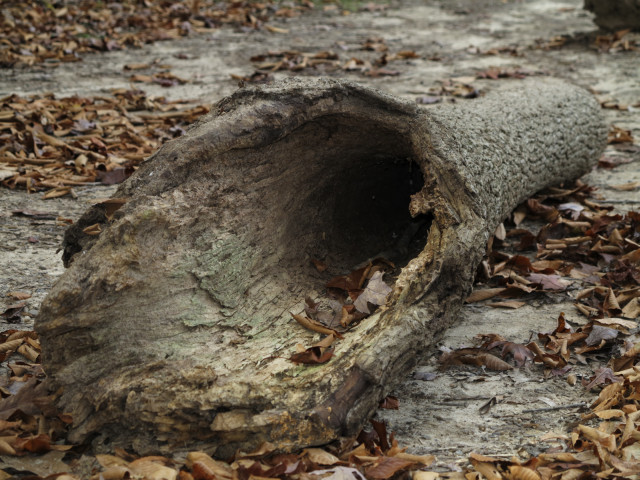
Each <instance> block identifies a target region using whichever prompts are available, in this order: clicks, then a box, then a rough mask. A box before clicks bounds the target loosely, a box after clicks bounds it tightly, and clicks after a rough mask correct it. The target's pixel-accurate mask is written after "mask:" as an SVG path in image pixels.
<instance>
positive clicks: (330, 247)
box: [266, 115, 431, 273]
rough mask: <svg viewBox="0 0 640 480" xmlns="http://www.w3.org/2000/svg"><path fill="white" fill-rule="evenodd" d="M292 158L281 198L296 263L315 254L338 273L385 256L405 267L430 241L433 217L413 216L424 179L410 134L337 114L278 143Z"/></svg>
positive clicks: (283, 234)
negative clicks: (412, 198) (412, 202)
mask: <svg viewBox="0 0 640 480" xmlns="http://www.w3.org/2000/svg"><path fill="white" fill-rule="evenodd" d="M266 153H268V154H269V155H277V156H284V157H285V158H286V160H284V161H280V162H277V163H278V164H279V165H282V171H281V172H277V171H274V172H273V174H272V175H273V177H274V178H276V179H280V180H282V179H283V178H286V179H287V181H286V182H281V183H279V184H278V185H277V186H276V187H275V188H276V189H277V191H278V200H277V204H278V205H274V208H275V209H277V210H279V211H281V215H282V217H281V219H280V221H281V225H283V228H282V229H279V230H278V233H279V235H278V237H279V241H280V242H281V243H283V244H285V245H286V249H285V250H286V251H285V252H283V253H282V257H284V258H282V257H281V258H282V259H283V260H285V261H286V263H287V264H290V265H291V267H295V266H296V265H297V266H298V268H299V266H300V265H301V264H305V263H306V264H307V265H308V264H309V261H310V259H312V258H313V259H317V260H322V261H324V262H325V263H327V264H328V265H329V267H330V271H331V272H332V273H339V272H343V273H348V272H349V271H351V270H352V269H353V268H354V267H355V266H358V265H360V264H362V263H363V262H366V261H367V260H371V259H373V258H376V257H379V256H382V257H385V258H386V259H388V260H391V261H393V262H394V263H395V264H396V266H398V267H402V266H404V265H405V264H406V263H407V262H408V261H409V260H410V259H411V258H413V256H415V255H416V254H417V253H418V252H419V251H420V250H421V249H422V248H423V247H424V245H425V243H426V237H427V234H428V231H429V226H430V221H431V218H427V216H423V217H421V218H416V219H414V218H412V217H411V215H410V214H409V209H408V207H409V202H410V196H411V195H412V194H414V193H416V192H418V191H419V190H421V189H422V187H423V185H424V178H423V174H422V171H421V169H420V167H419V164H418V161H417V159H416V152H415V151H414V149H413V146H412V144H411V141H410V139H409V138H408V137H407V136H405V135H404V134H402V133H399V132H398V131H396V130H394V129H392V128H389V127H386V126H381V125H379V124H378V123H376V122H375V121H372V120H369V119H363V118H354V117H349V116H345V115H332V116H327V117H323V118H321V119H319V120H315V121H313V122H309V123H307V124H305V125H304V126H302V127H300V128H299V129H297V130H296V131H295V132H293V133H292V134H290V135H289V136H288V137H287V138H285V139H284V140H282V141H280V142H277V144H274V145H272V146H271V147H270V148H269V151H268V152H266Z"/></svg>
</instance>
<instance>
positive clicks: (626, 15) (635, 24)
mask: <svg viewBox="0 0 640 480" xmlns="http://www.w3.org/2000/svg"><path fill="white" fill-rule="evenodd" d="M584 8H585V9H586V10H589V11H591V12H593V13H594V14H595V17H594V19H593V21H594V22H595V24H596V25H598V26H599V27H600V28H602V29H604V30H609V31H612V32H617V31H619V30H625V29H627V28H630V29H632V30H640V0H584Z"/></svg>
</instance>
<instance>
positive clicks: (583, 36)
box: [0, 0, 640, 467]
mask: <svg viewBox="0 0 640 480" xmlns="http://www.w3.org/2000/svg"><path fill="white" fill-rule="evenodd" d="M581 6H582V0H565V1H552V0H540V1H509V2H504V1H497V0H496V1H489V0H484V1H474V0H458V1H455V2H447V1H441V2H436V1H429V2H422V3H420V4H411V3H410V2H397V3H395V4H393V5H392V6H391V7H389V8H387V9H385V10H382V11H379V10H374V11H363V12H358V13H353V14H350V15H342V14H340V12H339V11H336V10H329V11H323V10H322V9H316V10H315V11H314V12H311V13H309V14H306V15H304V16H302V17H300V18H294V19H289V20H286V21H285V20H279V21H274V22H272V25H274V26H277V27H279V28H282V29H286V30H288V33H269V32H268V31H264V30H263V31H259V32H252V33H250V34H247V33H244V32H239V31H234V30H233V29H231V28H223V29H220V30H217V31H215V32H214V33H212V34H207V35H201V36H195V37H192V38H186V39H183V40H179V41H172V42H163V43H156V44H154V45H148V46H145V47H144V48H143V49H141V50H126V51H120V52H111V53H106V54H101V55H92V56H86V57H84V59H83V61H82V62H80V63H77V64H63V65H62V66H60V67H59V68H57V69H53V70H52V69H46V68H38V67H36V68H33V69H30V70H15V71H13V70H0V95H6V94H11V93H18V94H29V93H42V92H45V91H54V92H56V95H58V96H68V95H73V94H79V95H97V94H101V95H103V94H105V93H108V92H109V91H110V89H112V88H116V87H127V88H128V87H129V86H130V83H129V80H128V77H129V75H130V74H131V73H130V72H124V71H123V66H124V65H125V64H128V63H141V62H144V63H153V62H156V63H157V64H170V65H171V67H172V68H171V71H172V72H173V73H174V74H176V75H178V76H180V77H183V78H186V79H188V80H189V83H186V84H185V85H181V86H175V87H172V88H169V89H165V88H162V87H159V86H150V85H141V87H142V88H144V89H145V90H147V91H148V92H149V93H150V94H153V95H164V96H167V97H169V98H173V99H176V98H197V99H199V100H200V101H203V102H215V101H217V100H219V99H220V98H221V97H223V96H225V95H227V94H230V93H232V92H233V91H234V90H235V89H236V88H238V87H237V81H236V80H233V79H231V77H230V75H231V74H235V75H240V76H246V75H250V74H251V73H252V72H253V70H254V67H253V66H252V63H251V62H250V60H249V59H250V58H251V57H253V56H257V55H261V54H266V53H267V52H269V51H279V50H299V51H302V52H308V53H315V52H321V51H327V50H332V51H334V52H336V53H338V54H339V55H340V59H342V60H343V61H344V62H346V61H347V60H349V59H350V58H351V57H357V58H359V59H369V60H373V59H375V58H378V57H380V55H381V54H380V53H379V52H371V51H362V50H360V48H361V45H362V43H363V42H364V41H366V40H367V39H369V38H373V37H382V38H384V40H385V43H386V45H387V46H388V48H389V51H390V52H392V53H395V52H399V51H415V52H416V53H417V54H418V55H419V56H420V58H412V59H404V60H395V61H393V62H390V63H389V64H388V65H387V66H386V68H389V69H393V70H397V71H399V72H400V74H399V75H398V76H382V77H378V78H372V77H367V76H363V75H360V74H358V73H348V72H344V71H341V72H332V73H331V74H332V75H334V76H340V77H347V78H351V79H354V80H357V81H360V82H362V83H365V84H367V85H370V86H375V87H377V88H380V89H383V90H386V91H389V92H391V93H394V94H396V95H399V96H402V97H406V98H409V99H416V98H419V97H432V96H434V95H435V94H436V93H440V92H441V90H442V84H441V83H440V82H441V81H442V80H447V79H450V78H452V77H470V76H476V75H477V74H478V73H479V72H486V71H487V69H489V68H490V67H498V68H499V69H501V72H502V73H503V74H505V75H511V76H513V75H514V74H516V71H520V72H521V73H522V72H524V73H523V74H526V75H528V74H530V73H542V74H552V75H555V76H559V77H562V78H566V79H569V80H571V81H573V82H575V83H577V84H579V85H582V86H584V87H587V88H591V89H593V90H594V91H597V92H599V93H600V95H601V96H602V97H604V96H608V97H610V98H611V99H612V100H614V101H615V102H617V103H619V104H622V105H631V106H632V107H630V108H629V109H627V110H620V109H607V110H605V114H606V116H607V119H608V120H609V121H610V122H611V123H612V124H615V125H618V126H620V127H623V128H625V129H630V130H631V131H632V133H633V135H634V136H635V137H636V138H638V137H639V136H640V81H639V74H640V71H639V65H640V63H639V55H638V52H637V51H628V52H624V51H620V52H599V51H598V50H597V49H596V48H595V47H594V46H593V43H594V41H595V36H596V29H595V27H594V25H593V23H592V21H591V17H590V14H588V13H586V12H584V11H583V10H582V9H581ZM558 37H561V38H564V45H563V46H561V47H558V48H544V46H545V45H546V44H548V43H549V42H550V41H552V40H553V41H555V42H559V39H558ZM482 52H489V53H490V54H485V53H482ZM497 71H498V70H494V72H497ZM289 74H290V73H289V72H276V73H275V74H274V77H275V78H276V79H278V78H282V77H284V76H287V75H289ZM303 74H310V75H317V74H322V72H321V71H315V72H314V71H305V72H303ZM465 81H467V82H468V83H471V84H472V85H473V87H475V88H477V89H479V90H480V91H481V92H486V91H489V90H490V89H491V88H492V87H493V86H494V85H495V82H505V81H510V82H517V81H518V80H517V79H513V78H507V79H499V80H491V79H475V80H472V81H470V80H469V79H467V80H465ZM442 98H443V101H452V98H453V97H450V96H449V97H442ZM455 101H473V100H463V99H459V98H456V99H455ZM633 105H636V107H633ZM425 108H428V107H425ZM608 154H613V155H622V156H625V157H629V158H632V159H633V162H632V163H628V164H626V165H623V166H621V167H618V168H617V169H615V170H611V171H610V170H596V171H594V172H593V173H591V174H590V175H588V176H587V178H586V181H587V182H588V183H590V184H592V185H594V186H597V187H598V188H599V189H600V190H599V191H600V194H601V195H602V197H603V198H604V199H608V200H613V201H614V202H615V203H614V205H615V207H616V209H617V210H619V211H620V212H625V211H627V210H628V209H635V208H638V205H637V204H638V202H639V201H640V197H638V194H637V192H633V191H632V192H619V191H615V190H612V189H610V188H609V187H608V185H615V184H622V183H625V182H630V181H637V180H640V171H639V169H638V165H639V164H638V161H640V154H639V153H638V152H637V151H635V152H633V151H632V152H626V153H625V152H622V153H620V152H617V151H615V150H614V149H611V148H610V149H609V151H608ZM76 191H77V193H78V198H77V199H71V198H62V199H54V200H46V201H45V200H42V199H41V198H40V195H38V194H32V195H28V194H26V193H25V192H23V191H9V190H6V189H0V217H1V218H2V221H1V222H0V238H1V240H2V241H1V242H0V296H1V298H0V309H2V310H4V308H5V307H6V306H8V305H9V304H10V303H11V300H10V299H8V298H7V297H6V296H5V295H6V293H7V292H10V291H16V290H21V291H28V292H30V293H32V294H33V296H32V298H31V299H29V300H28V307H27V314H26V315H25V316H24V317H23V319H24V323H23V324H22V325H21V327H23V328H31V327H32V325H33V323H32V322H33V316H34V315H35V314H36V313H37V310H38V307H39V304H40V302H41V300H42V298H43V297H44V295H45V294H46V292H47V290H48V289H49V288H50V286H51V285H52V283H53V282H54V281H55V279H56V278H57V277H58V276H59V275H60V274H61V273H62V271H63V268H62V265H61V262H60V260H59V254H57V253H56V249H57V248H58V246H59V244H60V240H61V236H62V233H63V231H64V224H63V223H61V222H60V221H58V220H56V219H55V217H58V216H59V217H63V218H70V219H76V218H78V216H79V215H80V214H81V212H83V211H84V209H85V208H86V207H87V205H88V203H89V202H91V201H92V200H94V199H95V198H103V197H108V196H109V195H110V193H111V191H112V190H111V189H110V188H106V187H91V188H79V189H77V190H76ZM25 209H31V210H38V211H45V212H51V213H52V214H53V215H52V216H51V218H33V217H27V216H16V215H12V213H11V212H12V211H15V210H25ZM572 294H574V291H572V290H569V292H568V294H566V293H565V294H558V295H545V296H541V297H539V298H538V299H536V300H534V301H533V302H531V303H530V304H529V305H527V306H525V307H523V308H521V309H518V310H516V311H511V310H497V309H491V308H489V307H485V306H477V305H476V306H466V307H465V309H464V310H463V312H462V314H461V317H460V322H459V324H458V325H457V326H455V327H454V328H452V329H450V330H449V331H447V332H446V333H445V334H444V335H443V337H442V339H441V342H440V344H441V345H444V346H447V347H450V348H456V347H460V346H463V345H471V344H472V343H473V337H474V336H475V335H476V334H484V333H500V334H501V335H503V336H505V337H507V338H508V339H509V340H512V341H514V342H525V343H526V342H527V340H528V339H529V338H531V336H532V335H535V334H536V333H537V332H539V331H549V330H552V329H553V327H554V326H555V322H556V318H557V317H558V315H559V313H560V312H565V313H566V314H567V319H568V320H570V321H575V322H576V323H585V321H584V320H583V319H582V318H581V317H580V316H579V315H578V314H577V312H576V310H575V308H574V307H573V303H572V299H571V295H572ZM4 327H5V328H7V327H11V328H15V326H14V325H9V326H7V325H5V326H4ZM416 355H423V356H424V360H423V362H422V366H420V367H419V368H418V369H417V371H418V372H436V363H435V359H436V357H437V355H438V350H437V349H436V348H435V347H434V348H433V349H432V350H431V351H428V352H416ZM595 368H597V365H596V364H594V363H593V362H592V364H591V365H584V366H581V367H580V368H578V373H584V374H587V373H588V374H590V373H591V371H592V370H594V369H595ZM395 395H396V396H398V397H399V398H400V405H401V407H400V409H399V410H397V411H388V410H387V411H381V412H379V413H378V415H379V416H380V417H382V418H384V419H386V420H387V421H388V422H389V424H390V428H391V429H393V430H395V431H396V433H397V437H398V439H399V441H400V443H401V444H402V445H405V446H409V449H410V451H412V452H415V453H434V454H436V455H437V457H438V465H437V466H439V467H445V466H447V465H448V466H449V467H451V465H452V463H455V462H466V458H465V456H466V454H468V453H469V452H471V451H475V452H479V453H485V454H498V455H501V454H503V455H507V456H510V455H512V454H516V453H517V454H520V455H522V456H525V457H526V456H527V455H531V454H536V453H539V452H541V451H544V450H546V449H547V448H550V447H552V446H554V445H559V443H558V439H561V438H562V436H563V435H566V434H567V433H568V431H569V428H568V427H569V426H570V423H571V422H572V421H575V420H577V418H578V408H575V407H574V408H568V409H561V408H559V409H557V410H550V409H549V407H561V406H566V405H573V404H576V403H579V402H583V401H586V402H589V401H590V400H591V398H592V397H593V395H592V394H590V393H588V392H585V391H584V389H583V388H582V387H581V386H580V384H579V383H578V384H576V385H575V386H570V385H568V384H567V383H566V381H565V380H564V379H562V378H550V379H544V378H543V376H542V374H541V371H540V369H538V368H532V369H527V368H523V369H519V370H513V371H511V372H508V373H490V372H484V371H481V370H478V369H471V368H466V367H465V368H462V367H458V368H456V369H453V370H451V371H448V372H445V373H438V376H437V378H436V379H435V380H433V381H421V380H417V379H415V378H414V376H413V374H412V375H409V376H408V377H407V379H406V381H405V382H404V384H403V385H402V386H401V387H400V388H399V389H398V390H397V392H395ZM492 398H494V399H495V401H496V402H497V404H496V405H495V406H493V408H491V409H489V411H488V412H487V413H484V414H482V413H480V412H479V409H480V407H481V406H482V405H484V404H485V403H487V402H488V401H489V400H491V399H492ZM527 410H538V411H533V412H526V411H527ZM548 433H552V434H557V435H556V436H557V438H555V439H554V438H552V439H551V440H549V441H545V442H541V441H540V437H541V436H542V435H544V434H548ZM551 436H553V435H551Z"/></svg>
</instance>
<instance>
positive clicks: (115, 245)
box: [36, 79, 607, 456]
mask: <svg viewBox="0 0 640 480" xmlns="http://www.w3.org/2000/svg"><path fill="white" fill-rule="evenodd" d="M606 131H607V129H606V127H605V125H604V122H603V120H602V117H601V114H600V109H599V106H598V104H597V102H596V101H595V100H594V99H593V98H592V97H591V96H590V95H589V94H588V93H587V92H585V91H584V90H582V89H580V88H577V87H575V86H572V85H568V84H566V83H562V82H559V81H554V80H551V79H536V80H535V81H530V80H526V81H519V82H517V83H514V84H513V86H511V87H507V88H505V89H502V90H500V91H498V92H497V93H494V94H492V95H488V96H486V97H485V98H481V99H477V100H473V101H465V102H463V103H460V104H455V105H451V104H447V105H444V104H442V105H439V106H436V107H435V108H430V109H428V110H425V109H422V108H420V107H417V106H416V105H415V104H413V103H410V102H407V101H404V100H400V99H397V98H394V97H392V96H390V95H386V94H384V93H381V92H379V91H376V90H371V89H368V88H365V87H363V86H359V85H357V84H354V83H349V82H342V81H333V80H313V81H312V80H297V79H292V80H289V81H286V82H284V83H282V84H279V85H276V86H269V87H257V88H246V89H242V90H240V91H238V92H237V93H235V94H234V95H232V96H231V97H228V98H226V99H224V100H222V101H221V102H219V103H218V104H217V105H215V107H214V108H213V110H212V112H211V113H210V114H209V115H207V116H205V117H203V118H202V119H201V120H200V121H198V122H197V123H196V124H195V125H194V126H193V127H192V128H191V129H190V130H189V131H188V132H187V133H186V134H185V135H184V136H183V137H181V138H179V139H176V140H174V141H171V142H168V143H167V144H165V145H164V146H163V147H162V148H161V149H160V150H159V151H158V152H157V153H156V154H154V155H153V156H152V157H151V158H150V159H149V160H148V161H146V162H145V163H144V164H143V165H142V166H141V167H140V169H139V170H138V171H137V172H136V173H135V175H133V176H132V177H131V178H130V179H129V180H128V181H127V182H125V183H124V184H122V185H121V186H120V188H119V189H118V191H117V192H116V194H115V195H114V197H116V198H120V199H126V203H125V204H124V206H123V207H122V208H120V209H119V210H117V211H116V212H115V213H113V212H112V211H111V210H110V207H109V206H108V204H99V205H97V206H94V207H92V208H91V209H90V210H89V211H88V212H87V213H86V214H85V215H84V216H83V217H82V218H81V219H80V220H79V221H78V222H77V223H76V225H74V226H73V227H71V228H70V229H69V230H68V232H67V234H66V236H65V244H64V247H65V251H64V259H65V262H66V263H67V264H70V268H69V269H68V270H67V271H66V272H65V274H64V275H63V276H62V277H61V279H60V280H59V281H58V282H57V284H56V285H55V286H54V288H53V289H52V291H51V292H50V294H49V295H48V297H47V298H46V300H45V301H44V303H43V305H42V308H41V310H40V314H39V316H38V318H37V321H36V328H37V331H38V333H39V335H40V339H41V343H42V346H43V365H44V368H45V371H46V372H47V374H48V375H49V376H50V378H51V380H52V382H53V383H54V384H55V386H56V387H62V388H63V394H62V396H61V399H60V406H61V408H62V409H63V410H64V411H66V412H70V413H71V414H72V415H73V426H72V433H71V436H70V439H71V440H72V441H77V442H81V441H86V440H87V439H89V438H93V437H95V436H96V435H99V436H100V439H101V440H103V441H104V442H107V441H108V442H109V445H120V446H123V447H127V448H133V449H135V450H137V451H138V452H140V453H149V452H153V451H156V452H157V451H160V452H162V451H174V452H175V451H176V450H185V449H194V448H198V449H205V450H207V451H209V452H212V453H214V454H216V455H218V456H225V455H228V454H229V453H231V452H233V451H234V450H235V449H236V448H239V447H241V448H244V449H249V448H252V447H254V446H256V445H259V444H260V443H262V442H264V441H270V442H272V443H273V444H275V446H276V447H277V448H279V449H282V450H291V449H295V448H298V447H302V446H309V445H318V444H323V443H326V442H329V441H331V440H333V439H335V438H336V437H338V436H340V435H349V434H353V433H356V432H357V430H358V429H359V428H360V427H361V426H362V425H363V423H364V421H366V419H367V418H368V417H369V416H370V415H371V414H372V413H373V412H374V411H375V409H376V407H377V404H378V402H379V400H380V399H382V398H383V397H384V396H385V395H386V394H388V393H389V391H390V389H391V388H393V386H394V384H395V383H396V382H397V381H398V380H399V379H401V378H402V377H403V376H404V375H405V374H407V373H408V372H409V371H410V369H411V368H412V367H413V366H414V365H415V363H416V362H417V360H418V359H419V355H420V352H421V351H423V349H424V348H425V347H426V346H428V345H429V344H430V342H432V341H433V338H434V336H435V335H436V334H437V333H438V332H440V331H442V329H444V328H445V327H447V326H448V325H450V324H451V323H452V322H454V321H455V318H456V315H457V314H458V311H459V307H460V305H461V304H462V302H463V300H464V299H465V298H466V296H467V295H468V294H469V292H470V290H471V286H472V281H473V278H474V273H475V271H476V267H477V265H478V264H479V262H480V261H481V259H482V256H483V254H484V252H485V249H486V244H487V241H488V239H489V237H490V236H491V234H492V232H494V230H495V228H496V227H497V225H499V223H500V222H502V221H503V220H504V219H505V218H506V217H507V215H508V214H509V213H510V212H511V210H512V209H513V208H515V207H516V206H517V205H518V204H519V203H521V202H522V201H524V200H525V199H526V198H527V197H529V196H530V195H531V194H533V193H535V192H536V191H538V190H540V189H542V188H544V187H546V186H548V185H552V184H559V183H561V182H563V181H565V180H569V179H574V178H576V177H578V176H580V175H582V174H583V173H585V172H586V171H588V170H589V169H590V168H591V167H592V166H593V165H594V163H595V162H596V161H597V159H598V157H599V155H600V154H601V152H602V150H603V148H604V144H605V139H606ZM113 203H115V204H118V201H115V202H113ZM416 219H419V220H420V221H421V222H422V223H426V224H427V225H428V237H427V236H426V235H425V240H424V241H423V242H422V243H420V244H419V245H417V248H415V247H416V245H415V242H416V240H415V239H414V245H413V247H412V248H415V250H414V253H413V254H411V253H409V254H407V253H406V252H407V250H409V251H410V250H411V248H407V247H406V245H405V246H404V248H403V249H400V250H403V251H402V252H399V253H398V252H396V253H398V255H396V258H395V260H396V261H398V262H400V263H401V265H404V268H402V271H401V273H400V274H399V276H398V278H397V280H396V281H395V284H394V285H393V291H392V293H391V294H390V296H389V298H388V301H387V304H386V306H384V307H383V308H381V309H379V311H378V312H376V313H375V314H373V315H372V316H370V317H368V318H366V319H364V320H363V321H362V322H361V323H360V324H359V325H358V326H357V327H356V328H354V329H353V330H352V331H349V332H347V333H346V334H345V335H344V339H343V340H340V341H339V342H337V344H336V348H335V354H334V357H333V358H332V359H331V360H330V362H329V363H326V364H323V365H318V366H304V365H300V366H298V365H296V364H294V363H292V362H291V361H290V360H289V359H288V358H289V356H290V355H291V354H292V353H294V352H295V346H296V344H298V343H302V344H303V345H305V346H309V345H311V344H312V343H314V342H315V341H317V340H318V339H319V337H320V335H319V334H316V333H313V332H310V331H308V330H305V329H304V328H302V327H301V326H300V325H298V324H297V323H296V322H294V321H293V320H292V318H291V315H290V314H289V312H293V313H299V312H301V311H302V309H303V304H304V298H305V297H307V296H309V297H312V298H321V297H322V296H323V295H324V293H323V292H324V284H325V282H326V280H327V277H326V276H325V275H328V273H327V272H325V273H320V272H318V271H317V270H316V269H315V268H313V266H312V264H311V262H310V260H311V259H322V260H324V261H325V263H326V264H328V265H329V266H330V269H329V271H330V272H331V271H332V273H347V272H349V271H350V270H351V269H352V268H353V267H354V266H355V265H358V264H361V263H362V262H365V261H367V259H370V258H373V257H375V256H377V255H378V254H379V252H393V251H394V249H396V250H398V248H397V244H398V241H397V240H396V237H398V236H400V237H401V236H402V235H401V233H402V232H403V231H405V230H407V229H411V228H412V227H411V226H412V225H414V223H415V222H416ZM90 226H91V227H92V228H90V229H87V227H90ZM98 228H99V229H100V230H101V233H100V234H99V235H95V234H94V235H87V234H86V233H85V232H86V231H88V232H90V233H91V232H93V233H95V232H96V231H97V229H98ZM419 241H420V238H419V237H418V242H419ZM403 253H404V258H403V256H402V254H403Z"/></svg>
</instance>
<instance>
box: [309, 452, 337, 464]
mask: <svg viewBox="0 0 640 480" xmlns="http://www.w3.org/2000/svg"><path fill="white" fill-rule="evenodd" d="M301 455H306V456H307V457H309V460H311V461H312V462H313V463H316V464H318V465H335V464H336V463H340V459H339V458H338V457H336V456H335V455H332V454H331V453H329V452H327V451H326V450H323V449H321V448H305V449H304V450H303V451H302V454H301Z"/></svg>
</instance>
